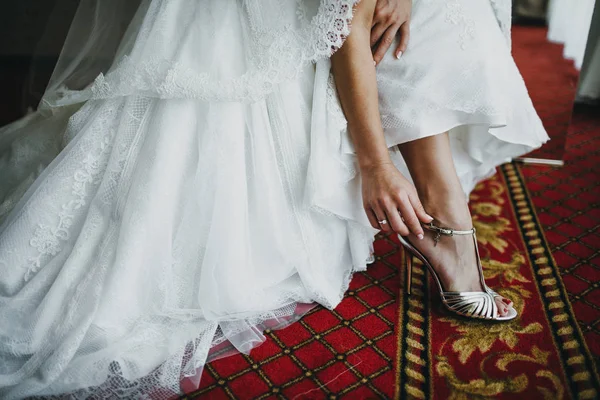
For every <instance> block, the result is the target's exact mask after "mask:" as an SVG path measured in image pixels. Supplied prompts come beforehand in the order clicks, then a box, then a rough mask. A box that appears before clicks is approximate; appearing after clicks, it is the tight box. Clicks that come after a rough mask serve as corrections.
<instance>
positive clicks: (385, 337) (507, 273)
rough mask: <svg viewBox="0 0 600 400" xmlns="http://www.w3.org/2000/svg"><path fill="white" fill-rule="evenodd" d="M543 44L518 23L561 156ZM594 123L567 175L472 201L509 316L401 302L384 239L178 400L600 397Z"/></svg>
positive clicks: (571, 86) (559, 111) (544, 174)
mask: <svg viewBox="0 0 600 400" xmlns="http://www.w3.org/2000/svg"><path fill="white" fill-rule="evenodd" d="M544 37H545V29H543V28H537V27H515V28H514V34H513V42H514V47H513V53H514V55H515V58H516V60H517V64H518V65H519V68H520V69H521V71H522V73H523V75H524V78H525V81H526V83H527V85H528V87H529V89H530V93H531V96H532V98H533V101H534V104H535V106H536V109H537V110H538V112H539V113H540V116H541V117H542V119H543V121H544V124H545V126H546V128H547V130H548V131H549V133H550V135H551V136H552V137H554V138H555V139H554V140H553V141H551V142H550V144H549V145H548V146H545V147H544V148H543V149H542V150H540V151H538V152H537V153H536V155H538V156H540V157H548V158H554V156H556V155H557V154H561V153H562V149H563V145H564V140H563V139H560V138H559V137H558V136H557V135H558V134H559V133H560V132H561V131H563V130H564V129H565V127H566V126H567V125H568V123H569V119H570V115H571V111H570V110H571V107H570V104H571V100H572V97H573V94H574V90H575V83H576V79H577V77H576V71H575V70H574V69H573V67H572V64H571V63H569V62H568V61H565V60H563V59H562V49H561V48H560V46H557V45H552V44H548V43H546V42H545V40H544ZM0 67H1V71H2V72H3V73H2V74H0V76H2V79H0V88H2V89H3V90H2V91H1V93H2V96H4V97H3V99H4V100H3V101H2V102H1V103H2V104H3V107H0V122H2V123H6V122H9V121H10V120H13V119H15V118H16V117H18V116H19V113H20V112H21V111H22V107H17V106H19V105H20V102H15V101H14V100H13V99H14V98H16V97H18V95H19V93H20V92H21V85H20V84H16V83H14V82H17V81H18V82H21V80H22V79H21V80H19V78H22V75H23V74H25V71H26V70H25V69H24V68H23V67H22V66H21V64H18V63H17V64H14V65H13V64H6V65H0ZM598 114H600V113H596V114H594V113H593V111H591V112H590V111H589V110H583V111H582V112H581V113H580V114H578V116H577V118H575V120H574V124H573V126H572V127H571V131H570V133H569V136H568V138H567V140H566V145H567V153H566V156H565V159H566V161H567V164H566V166H565V167H563V168H549V167H541V166H521V165H517V164H509V165H506V166H503V167H502V168H501V169H499V172H498V174H497V175H496V176H494V177H493V178H491V179H489V180H487V181H486V182H484V183H482V184H481V185H479V186H478V188H477V189H476V191H475V192H474V193H473V198H472V201H471V207H472V210H473V215H474V220H475V223H476V226H477V228H478V232H479V240H480V246H481V250H482V257H483V262H484V266H485V270H486V278H487V279H488V282H489V283H490V285H491V286H493V287H495V288H498V287H504V293H505V294H507V296H510V297H511V298H513V299H514V300H515V303H516V306H517V308H518V310H519V311H520V313H521V317H520V318H519V319H518V320H516V321H514V322H511V323H509V324H496V325H487V324H478V323H472V322H465V321H462V320H458V319H454V318H450V317H448V315H447V314H446V313H445V312H444V311H443V310H441V306H440V303H439V300H438V299H437V296H436V295H435V293H433V292H432V288H431V287H430V286H431V285H429V282H428V280H427V279H425V278H426V277H427V275H426V274H425V273H421V274H419V273H417V274H415V276H413V279H414V280H413V287H414V288H415V290H414V291H413V294H414V295H413V296H411V297H410V298H409V297H408V296H407V294H406V293H405V291H404V290H403V287H404V279H405V274H404V272H405V271H400V269H399V266H400V263H401V257H402V252H401V251H400V250H399V246H398V243H397V241H396V240H395V239H393V238H388V237H381V238H380V239H379V240H378V241H377V242H376V251H377V261H376V263H375V264H373V265H372V266H371V267H370V268H369V270H368V272H367V273H360V274H356V275H355V277H354V279H353V281H352V283H351V287H350V290H349V291H348V292H347V293H346V296H345V298H344V300H343V302H342V303H341V304H340V305H339V307H337V308H336V309H335V310H333V311H329V310H326V309H324V308H321V307H318V308H315V309H314V310H312V311H311V312H310V313H308V314H307V315H306V316H305V317H304V318H302V319H301V320H300V321H299V322H298V323H296V324H294V325H292V326H291V327H289V328H287V329H284V330H278V331H267V332H266V336H267V341H266V342H265V343H264V344H263V345H262V346H260V347H258V348H257V349H255V350H253V351H252V353H251V355H250V356H245V355H236V356H232V357H229V358H225V359H222V360H217V361H214V362H212V363H210V364H209V365H208V366H207V367H206V368H205V370H204V372H203V376H202V382H201V385H202V386H201V387H200V388H199V389H198V390H197V391H195V392H193V393H190V394H189V395H188V396H186V397H187V398H190V399H192V398H193V399H205V398H206V399H259V398H264V399H337V398H347V399H378V398H440V399H443V398H449V397H450V398H454V399H470V398H482V397H500V398H507V399H512V398H524V397H530V398H534V399H537V398H597V397H598V393H600V383H599V381H598V376H597V372H596V369H595V366H594V361H593V358H595V359H596V360H599V359H600V340H599V339H600V279H599V278H600V252H599V249H600V231H599V230H598V228H599V226H600V211H599V210H600V207H599V206H600V185H599V183H600V176H599V173H600V167H599V165H600V120H599V119H598V118H597V117H596V116H595V115H598ZM550 251H551V252H552V255H553V257H551V256H550ZM561 278H562V279H561ZM563 282H564V285H563ZM586 343H587V345H586ZM588 347H589V350H588Z"/></svg>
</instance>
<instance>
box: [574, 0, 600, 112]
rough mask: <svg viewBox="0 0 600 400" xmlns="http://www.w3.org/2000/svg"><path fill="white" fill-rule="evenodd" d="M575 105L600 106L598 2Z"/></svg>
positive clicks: (599, 25) (599, 24)
mask: <svg viewBox="0 0 600 400" xmlns="http://www.w3.org/2000/svg"><path fill="white" fill-rule="evenodd" d="M577 103H585V104H590V105H598V104H600V2H599V3H597V4H596V7H595V8H594V13H593V16H592V21H591V24H590V29H589V35H588V39H587V45H586V47H585V53H584V57H583V60H582V67H581V78H580V80H579V87H578V89H577Z"/></svg>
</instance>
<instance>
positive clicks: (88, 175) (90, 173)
mask: <svg viewBox="0 0 600 400" xmlns="http://www.w3.org/2000/svg"><path fill="white" fill-rule="evenodd" d="M114 134H115V131H114V130H112V131H109V132H108V133H107V134H106V135H105V136H104V137H103V138H102V141H101V142H100V146H99V147H98V148H97V149H96V152H90V153H89V154H88V155H87V157H85V159H84V160H83V161H82V164H83V165H82V167H81V168H80V169H78V170H77V171H75V174H74V176H73V179H74V182H73V186H72V193H73V194H74V195H75V196H76V197H75V199H72V200H70V201H69V202H68V203H65V204H63V205H62V206H61V208H62V211H61V212H60V213H59V214H58V223H57V224H56V226H55V227H50V226H48V225H46V224H38V226H37V229H36V230H35V232H34V235H33V237H32V238H31V240H30V241H29V244H30V245H31V246H33V247H35V248H36V249H37V250H38V255H37V256H36V257H31V258H29V260H28V261H29V263H30V264H29V267H28V268H27V271H26V273H25V276H24V279H25V281H28V280H30V279H31V278H32V276H33V275H34V274H35V273H36V272H38V271H39V269H40V268H41V263H42V259H43V258H44V257H46V256H55V255H56V254H58V253H59V252H60V251H61V249H62V247H61V243H62V242H64V241H67V240H69V238H70V232H69V228H70V227H71V225H72V223H73V218H74V217H75V211H76V210H78V209H79V208H81V207H82V206H84V205H85V204H86V200H85V198H86V193H87V188H88V185H97V184H99V183H100V179H98V177H99V175H100V173H101V172H102V171H103V170H104V169H103V165H102V164H101V161H100V160H101V159H102V156H103V155H104V154H106V153H107V152H109V151H110V149H111V148H112V138H113V135H114Z"/></svg>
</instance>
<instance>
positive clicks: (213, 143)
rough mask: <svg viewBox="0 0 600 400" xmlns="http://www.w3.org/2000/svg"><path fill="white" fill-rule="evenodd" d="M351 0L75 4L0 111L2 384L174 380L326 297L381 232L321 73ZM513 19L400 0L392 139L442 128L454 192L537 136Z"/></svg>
mask: <svg viewBox="0 0 600 400" xmlns="http://www.w3.org/2000/svg"><path fill="white" fill-rule="evenodd" d="M124 3H126V4H124ZM353 3H354V1H353V0H347V1H343V0H322V1H319V0H306V1H299V0H287V1H281V0H237V1H234V0H205V1H198V0H143V1H141V3H140V5H139V7H137V8H135V7H134V9H127V10H126V9H125V8H127V7H130V6H131V2H122V1H121V2H118V1H109V0H101V1H95V2H94V1H91V0H90V1H86V2H82V3H81V5H80V9H79V11H78V14H77V15H76V18H75V22H74V25H73V27H72V30H71V33H70V35H69V37H68V39H67V43H66V45H65V49H64V51H63V54H62V56H61V59H60V60H59V64H58V66H57V69H56V71H55V73H54V76H53V78H52V81H51V82H50V84H49V86H48V89H47V91H46V94H45V96H44V99H43V100H42V103H41V104H40V107H39V110H38V111H37V112H35V113H33V114H30V115H28V116H26V117H25V118H23V119H22V120H20V121H17V122H15V123H13V124H10V125H8V126H6V127H4V128H2V129H0V174H1V175H0V176H1V180H0V398H2V399H15V398H24V397H27V396H34V395H38V396H49V395H59V394H66V393H70V395H71V396H73V397H81V398H88V397H89V396H96V397H94V398H105V397H106V398H108V397H110V396H113V397H112V398H115V397H116V398H145V397H148V398H163V397H164V398H166V397H168V396H170V395H173V394H177V393H181V391H182V389H181V388H180V385H179V382H180V380H181V379H182V378H184V377H188V379H189V380H190V381H191V382H192V384H193V385H197V384H198V379H199V376H200V371H201V368H202V366H203V365H204V364H205V363H206V362H207V361H208V360H211V359H213V358H215V357H219V356H222V355H223V354H224V353H223V346H225V347H226V348H235V349H236V350H237V351H241V352H248V351H249V350H250V349H251V348H252V347H254V346H256V345H258V344H260V343H261V342H262V341H264V336H263V335H262V331H263V329H266V327H273V328H280V327H283V326H286V325H288V324H290V323H292V322H293V321H295V320H296V319H297V318H298V317H299V316H300V315H301V314H302V313H303V312H304V311H306V307H303V306H302V305H303V304H313V303H315V302H318V303H320V304H322V305H324V306H325V307H329V308H333V307H335V306H336V305H337V304H338V303H339V302H340V300H341V299H342V296H343V294H344V292H345V290H346V289H347V287H348V283H349V280H350V278H351V276H352V273H353V272H355V271H361V270H364V269H365V268H366V265H367V264H368V263H369V262H370V260H371V259H372V242H373V236H374V234H375V233H376V231H375V230H373V229H372V228H371V227H370V226H369V223H368V221H367V218H366V216H365V214H364V211H363V209H362V202H361V193H360V177H359V175H358V174H357V169H356V164H355V157H354V155H353V147H352V143H351V141H350V139H349V136H348V134H347V132H346V121H345V118H344V115H343V113H342V112H341V108H340V104H339V101H338V98H337V96H336V90H335V86H334V82H333V79H332V77H331V75H330V63H329V56H330V55H331V53H332V52H333V51H335V49H336V48H339V46H341V45H342V43H343V38H344V37H345V36H346V35H347V34H348V33H349V29H350V25H349V23H350V20H351V17H352V6H353ZM130 8H131V7H130ZM123 16H126V17H123ZM125 21H126V23H125V24H124V22H125ZM104 23H106V25H103V24H104ZM121 27H123V28H127V30H126V31H125V32H123V30H124V29H123V30H121V35H117V33H116V32H118V29H119V28H121ZM509 29H510V0H497V1H491V0H490V1H489V2H488V1H482V0H415V1H414V6H413V17H412V23H411V38H410V44H409V47H408V49H407V51H406V52H405V54H404V55H403V57H402V58H401V59H400V60H396V59H394V58H393V57H392V56H391V54H388V55H387V56H386V58H385V59H384V60H383V62H382V63H381V64H380V65H379V66H378V67H377V77H378V83H379V93H380V94H379V96H380V109H381V116H382V120H383V125H384V128H385V135H386V140H387V143H388V145H389V146H390V151H391V153H392V156H393V159H394V161H395V162H396V163H397V165H398V168H399V169H400V170H401V171H402V172H403V173H404V174H406V175H407V176H408V172H407V171H406V167H405V165H404V163H403V161H402V158H401V156H400V153H399V152H398V151H397V150H396V147H395V145H396V144H398V143H402V142H406V141H409V140H413V139H416V138H421V137H424V136H427V135H433V134H437V133H441V132H444V131H447V130H449V131H450V135H451V138H452V146H453V151H454V158H455V163H456V166H457V169H458V171H459V174H460V178H461V182H462V183H463V187H464V190H465V192H469V191H470V190H471V189H472V188H473V186H474V185H475V184H476V183H477V182H478V181H479V180H481V179H483V178H484V177H487V176H489V175H490V174H493V173H494V168H495V166H496V165H498V164H500V163H502V162H504V161H506V160H509V159H510V158H511V157H514V156H518V155H521V154H523V153H526V152H528V151H530V150H531V149H533V148H536V147H538V146H540V145H541V144H542V143H543V142H545V141H546V140H547V136H546V133H545V131H544V129H543V127H542V124H541V122H540V120H539V118H538V117H537V115H536V112H535V110H534V109H533V106H532V103H531V101H530V99H529V97H528V94H527V91H526V88H525V86H524V83H523V81H522V78H521V76H520V75H519V72H518V70H517V68H516V66H515V64H514V62H513V60H512V58H511V55H510V44H509V43H510V36H509ZM118 43H120V45H119V46H118V48H117V44H118ZM109 67H110V68H109ZM100 72H102V73H101V74H100Z"/></svg>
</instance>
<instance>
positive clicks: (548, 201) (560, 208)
mask: <svg viewBox="0 0 600 400" xmlns="http://www.w3.org/2000/svg"><path fill="white" fill-rule="evenodd" d="M599 116H600V110H599V109H590V108H585V107H581V109H580V110H578V112H576V113H575V116H574V118H573V124H572V126H571V129H570V131H569V135H568V138H567V148H566V157H565V163H566V165H565V166H564V167H562V168H549V167H542V166H533V165H528V166H523V167H521V169H522V171H523V175H524V176H525V179H526V181H527V187H528V189H529V190H530V192H531V196H532V198H533V203H534V204H535V207H536V211H537V214H538V216H539V218H540V221H541V223H542V226H543V228H544V230H545V232H546V238H547V239H548V242H549V244H550V248H551V250H552V254H553V256H554V258H555V260H556V262H557V264H558V265H559V267H560V274H561V275H562V280H563V282H564V284H565V287H566V289H567V291H568V293H569V300H570V301H571V304H572V305H573V309H574V311H575V316H576V318H577V321H578V322H579V325H580V326H581V329H582V330H583V333H584V336H585V339H586V342H587V344H588V346H589V348H590V350H591V351H592V353H593V355H594V357H595V359H596V362H597V364H598V361H600V117H599Z"/></svg>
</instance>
